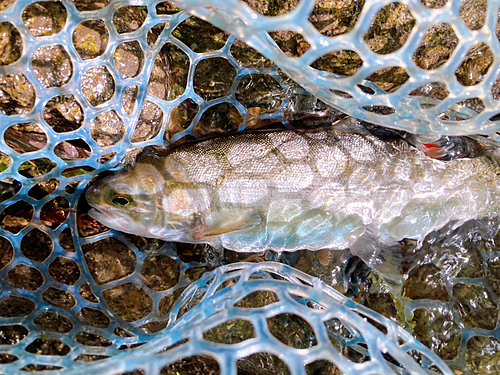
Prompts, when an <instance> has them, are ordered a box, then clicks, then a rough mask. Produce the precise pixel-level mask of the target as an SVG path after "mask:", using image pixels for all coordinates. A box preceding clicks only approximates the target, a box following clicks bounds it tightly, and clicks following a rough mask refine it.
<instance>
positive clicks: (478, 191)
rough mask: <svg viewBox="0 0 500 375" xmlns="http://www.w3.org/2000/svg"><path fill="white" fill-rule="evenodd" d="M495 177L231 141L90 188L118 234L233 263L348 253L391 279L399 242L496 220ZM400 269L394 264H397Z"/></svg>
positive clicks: (424, 163)
mask: <svg viewBox="0 0 500 375" xmlns="http://www.w3.org/2000/svg"><path fill="white" fill-rule="evenodd" d="M499 176H500V167H499V166H498V165H497V164H496V163H494V162H492V161H491V160H490V159H489V158H487V157H485V156H480V157H475V158H457V159H454V160H450V161H443V160H437V159H433V158H431V157H429V156H427V155H426V154H425V153H424V152H423V151H421V150H419V149H417V148H416V147H414V146H412V145H411V144H409V143H408V142H407V141H405V140H403V139H380V138H378V137H376V136H373V135H367V134H356V133H351V132H346V131H341V130H337V129H324V128H320V129H316V130H315V131H307V132H299V131H292V130H290V131H274V132H259V133H248V134H244V133H240V134H235V135H229V136H224V137H219V138H213V139H209V140H205V141H201V142H198V143H194V144H185V145H183V146H180V147H179V148H176V149H174V150H173V151H171V152H169V153H168V154H167V155H166V156H163V157H157V156H154V155H153V156H148V157H145V158H143V159H142V160H140V161H138V162H137V163H136V164H135V165H134V166H133V167H130V168H126V169H124V170H122V171H120V172H118V173H116V174H114V175H110V176H107V177H105V178H102V179H101V180H98V181H97V182H95V183H94V184H93V185H91V186H90V187H89V188H88V190H87V191H86V199H87V201H88V203H89V205H90V206H91V207H92V208H91V209H90V211H89V215H90V216H91V217H92V218H94V219H95V220H97V221H99V222H101V223H102V224H104V225H106V226H108V227H110V228H112V229H116V230H120V231H123V232H127V233H131V234H135V235H138V236H144V237H150V238H158V239H162V240H166V241H175V242H187V243H206V244H209V245H212V246H214V247H223V248H225V249H229V250H233V251H238V252H261V251H263V250H273V251H277V252H283V251H296V250H302V249H305V250H313V251H314V250H320V249H347V248H348V249H350V250H351V252H352V253H353V254H354V255H357V256H359V257H360V258H361V259H363V260H364V261H365V262H366V263H367V264H369V265H371V266H373V267H375V266H379V268H380V269H383V267H385V266H384V265H385V264H390V267H389V268H385V269H383V270H385V271H386V272H387V273H390V272H392V271H389V270H393V269H394V268H397V267H398V264H399V263H400V259H399V258H398V255H397V254H396V253H397V251H395V250H394V247H395V246H396V247H397V243H398V241H401V240H403V239H415V240H417V241H420V242H421V241H423V239H424V238H425V236H426V235H427V234H429V233H430V232H432V231H435V230H438V229H440V228H442V227H444V226H445V225H447V224H449V223H454V225H456V226H458V225H460V224H462V223H464V222H465V221H468V220H472V219H477V218H482V217H493V216H497V215H498V213H499V207H500V199H499V198H500V197H499V194H500V192H499V189H498V186H500V177H499ZM399 257H400V255H399Z"/></svg>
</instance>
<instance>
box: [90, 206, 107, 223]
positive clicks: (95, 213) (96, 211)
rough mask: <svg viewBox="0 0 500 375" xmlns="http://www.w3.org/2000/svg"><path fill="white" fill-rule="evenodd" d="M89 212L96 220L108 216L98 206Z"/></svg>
mask: <svg viewBox="0 0 500 375" xmlns="http://www.w3.org/2000/svg"><path fill="white" fill-rule="evenodd" d="M87 214H88V215H89V216H90V217H91V218H92V219H94V220H97V221H103V220H102V219H105V218H106V214H105V213H104V212H102V211H101V210H99V209H98V208H91V209H90V210H89V211H88V212H87Z"/></svg>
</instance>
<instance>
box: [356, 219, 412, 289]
mask: <svg viewBox="0 0 500 375" xmlns="http://www.w3.org/2000/svg"><path fill="white" fill-rule="evenodd" d="M349 250H350V251H351V253H352V254H353V255H356V256H357V257H359V258H360V259H362V260H363V261H364V262H365V263H366V264H367V265H368V266H369V267H370V268H372V269H373V270H375V271H377V272H378V273H380V274H382V275H383V276H385V277H386V278H388V279H390V280H393V281H401V279H402V272H401V271H402V262H403V255H402V254H401V248H400V246H399V242H398V241H396V240H394V241H390V242H384V241H381V240H380V239H379V238H378V237H377V235H376V234H375V233H373V230H372V229H371V228H367V229H366V230H365V232H364V233H363V234H362V235H361V236H359V237H358V238H357V239H356V241H354V243H353V244H352V245H351V247H350V248H349Z"/></svg>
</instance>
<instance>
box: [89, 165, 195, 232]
mask: <svg viewBox="0 0 500 375" xmlns="http://www.w3.org/2000/svg"><path fill="white" fill-rule="evenodd" d="M162 172H163V171H162ZM85 197H86V199H87V202H88V203H89V205H90V206H91V207H92V209H91V210H90V211H89V216H90V217H92V218H93V219H95V220H97V221H99V222H100V223H102V224H104V225H106V226H108V227H110V228H112V229H116V230H119V231H122V232H126V233H131V234H135V235H138V236H144V237H150V238H160V239H164V240H169V241H174V240H180V239H182V238H186V236H187V234H189V233H191V232H193V231H194V230H195V228H196V227H197V226H198V225H200V224H201V223H202V219H201V212H202V211H203V206H204V205H203V204H202V203H203V202H201V200H200V195H199V194H198V193H197V192H196V191H194V190H193V189H189V188H186V187H185V186H183V184H182V183H179V182H178V181H176V180H175V179H174V178H173V177H172V176H170V175H169V174H168V172H163V173H161V172H160V171H159V169H158V167H157V166H155V165H154V164H150V163H138V164H136V165H135V166H134V167H133V168H130V169H124V170H122V171H120V172H118V173H116V174H114V175H110V176H107V177H104V178H102V179H100V180H98V181H96V182H95V183H94V184H92V185H91V186H90V187H89V188H88V189H87V191H86V195H85Z"/></svg>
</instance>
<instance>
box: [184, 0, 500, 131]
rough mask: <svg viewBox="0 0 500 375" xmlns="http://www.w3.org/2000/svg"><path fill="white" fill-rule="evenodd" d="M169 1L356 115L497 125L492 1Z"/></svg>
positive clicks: (433, 127)
mask: <svg viewBox="0 0 500 375" xmlns="http://www.w3.org/2000/svg"><path fill="white" fill-rule="evenodd" d="M176 3H178V4H179V5H180V6H182V7H183V8H184V9H189V10H190V11H191V13H192V14H195V15H197V16H198V17H201V18H203V19H205V20H208V21H210V22H211V23H213V24H214V25H216V26H218V27H220V28H222V29H224V30H226V31H228V32H230V33H232V34H233V35H237V36H238V37H239V38H242V39H244V40H245V41H246V42H247V43H248V44H249V45H251V46H252V47H254V48H256V49H257V50H258V51H260V52H261V53H263V54H264V55H265V56H266V57H268V58H270V59H272V60H273V61H274V62H275V63H276V64H277V65H278V66H279V67H280V68H282V69H283V70H284V71H285V72H286V73H287V74H288V75H289V76H290V77H293V79H294V80H295V81H296V82H299V83H300V84H301V85H302V86H303V87H305V88H307V89H308V90H309V91H310V92H312V93H314V94H315V95H317V96H318V97H319V98H321V99H322V100H324V101H325V102H326V103H329V104H331V105H333V106H334V107H335V108H338V109H340V110H342V111H343V112H345V113H348V114H350V115H352V116H354V117H357V118H360V119H364V120H367V121H370V122H372V123H376V124H381V125H384V126H389V127H392V128H395V129H402V130H406V131H409V132H411V133H438V134H448V135H453V134H455V135H456V134H477V133H481V134H493V133H495V132H496V131H498V130H499V129H500V122H499V121H498V119H497V114H498V112H499V109H500V105H499V99H500V96H499V91H498V88H499V83H500V80H499V75H498V73H499V62H500V61H499V60H498V56H499V53H500V43H499V35H500V34H499V27H498V18H499V13H498V8H499V2H498V1H475V0H466V1H451V0H450V1H434V0H431V1H427V0H425V1H424V0H422V1H420V0H410V1H397V2H396V1H389V0H387V1H366V2H365V1H343V2H329V1H316V2H315V1H306V0H304V1H291V2H273V1H269V2H260V1H254V0H230V1H226V0H214V1H210V6H207V2H206V1H204V0H178V1H176ZM245 3H246V4H245ZM285 35H286V36H285Z"/></svg>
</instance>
